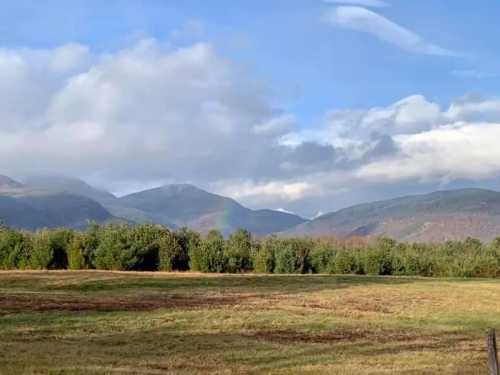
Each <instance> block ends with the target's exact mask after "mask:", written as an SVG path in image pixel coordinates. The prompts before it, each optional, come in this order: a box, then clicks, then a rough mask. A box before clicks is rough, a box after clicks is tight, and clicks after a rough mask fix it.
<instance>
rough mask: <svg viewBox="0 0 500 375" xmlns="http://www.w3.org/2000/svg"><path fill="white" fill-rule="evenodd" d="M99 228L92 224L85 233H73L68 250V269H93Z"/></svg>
mask: <svg viewBox="0 0 500 375" xmlns="http://www.w3.org/2000/svg"><path fill="white" fill-rule="evenodd" d="M100 234H101V227H100V226H99V225H98V224H95V223H92V224H91V225H90V226H89V227H88V229H87V231H86V232H84V233H78V232H77V233H75V235H74V237H73V240H72V241H71V243H70V245H69V249H68V268H69V269H73V270H78V269H91V268H95V253H96V250H97V247H98V246H99V236H100Z"/></svg>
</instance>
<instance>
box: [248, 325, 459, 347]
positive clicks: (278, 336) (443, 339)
mask: <svg viewBox="0 0 500 375" xmlns="http://www.w3.org/2000/svg"><path fill="white" fill-rule="evenodd" d="M244 336H245V337H250V338H255V339H258V340H264V341H268V342H277V343H281V344H294V343H316V344H328V343H335V342H369V343H371V344H374V343H375V344H385V343H422V344H424V343H425V345H424V346H425V347H432V346H436V347H437V346H441V345H444V344H447V345H448V344H453V345H458V344H461V347H466V346H467V345H465V343H466V342H467V341H468V340H469V338H468V337H466V336H462V335H440V336H433V335H424V334H419V333H418V332H415V331H397V330H394V331H392V330H382V331H377V330H373V331H370V330H350V329H346V328H342V329H338V330H335V331H332V332H325V333H318V334H314V333H307V332H299V331H293V330H266V331H256V332H253V333H251V334H245V335H244Z"/></svg>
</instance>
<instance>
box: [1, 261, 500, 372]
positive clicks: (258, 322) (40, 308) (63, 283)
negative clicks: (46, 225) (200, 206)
mask: <svg viewBox="0 0 500 375" xmlns="http://www.w3.org/2000/svg"><path fill="white" fill-rule="evenodd" d="M488 327H500V280H496V279H484V278H483V279H480V278H475V279H452V278H440V279H437V278H421V277H403V276H400V277H393V276H365V275H363V276H356V275H261V274H238V275H231V274H201V273H194V272H187V273H180V272H177V273H168V272H113V271H95V270H89V271H2V272H0V332H1V340H0V373H1V374H31V373H36V374H114V373H117V374H121V373H124V374H168V373H175V374H177V373H179V374H197V373H199V374H203V373H219V374H256V373H269V374H308V373H309V374H322V373H325V374H434V373H440V374H481V373H486V372H487V367H486V348H485V332H486V329H487V328H488Z"/></svg>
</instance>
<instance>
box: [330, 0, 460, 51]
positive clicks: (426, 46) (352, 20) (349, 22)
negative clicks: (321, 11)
mask: <svg viewBox="0 0 500 375" xmlns="http://www.w3.org/2000/svg"><path fill="white" fill-rule="evenodd" d="M325 19H326V21H327V22H328V23H330V24H331V25H334V26H337V27H342V28H347V29H351V30H355V31H360V32H364V33H368V34H372V35H374V36H375V37H377V38H378V39H380V40H382V41H384V42H388V43H391V44H394V45H396V46H398V47H399V48H401V49H404V50H406V51H409V52H413V53H421V54H426V55H435V56H456V53H454V52H453V51H450V50H448V49H445V48H442V47H439V46H437V45H435V44H432V43H429V42H427V41H425V40H424V39H423V38H422V37H421V36H420V35H418V34H416V33H414V32H413V31H411V30H408V29H406V28H404V27H403V26H401V25H398V24H397V23H395V22H392V21H390V20H388V19H387V18H385V17H383V16H382V15H380V14H378V13H375V12H373V11H371V10H368V9H365V8H362V7H357V6H339V7H335V8H332V9H329V10H328V11H327V12H326V14H325Z"/></svg>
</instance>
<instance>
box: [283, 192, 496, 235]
mask: <svg viewBox="0 0 500 375" xmlns="http://www.w3.org/2000/svg"><path fill="white" fill-rule="evenodd" d="M286 235H305V236H327V235H335V236H339V237H349V236H380V235H386V236H390V237H392V238H395V239H398V240H402V241H433V242H440V241H446V240H450V239H463V238H466V237H467V236H472V237H476V238H479V239H482V240H485V241H490V240H492V239H494V238H496V237H497V236H500V193H498V192H495V191H490V190H483V189H462V190H453V191H439V192H435V193H431V194H425V195H416V196H408V197H402V198H397V199H391V200H386V201H379V202H373V203H365V204H361V205H356V206H353V207H349V208H345V209H342V210H340V211H337V212H333V213H330V214H326V215H323V216H321V217H319V218H316V219H314V220H312V221H310V222H307V223H304V224H301V225H299V226H297V227H295V228H293V229H291V230H289V231H287V232H286Z"/></svg>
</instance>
